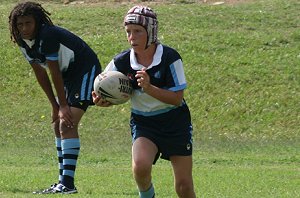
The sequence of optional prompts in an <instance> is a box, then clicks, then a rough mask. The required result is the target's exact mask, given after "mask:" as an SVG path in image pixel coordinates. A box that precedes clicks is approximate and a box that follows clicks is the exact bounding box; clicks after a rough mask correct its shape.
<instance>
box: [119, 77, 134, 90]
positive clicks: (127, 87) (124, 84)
mask: <svg viewBox="0 0 300 198" xmlns="http://www.w3.org/2000/svg"><path fill="white" fill-rule="evenodd" d="M119 83H120V85H121V86H120V87H119V91H120V92H121V93H126V94H131V93H132V87H131V86H130V81H129V80H127V79H124V78H119Z"/></svg>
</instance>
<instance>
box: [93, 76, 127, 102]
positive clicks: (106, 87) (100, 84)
mask: <svg viewBox="0 0 300 198" xmlns="http://www.w3.org/2000/svg"><path fill="white" fill-rule="evenodd" d="M94 91H95V92H96V94H97V95H98V96H101V98H103V99H105V100H107V101H108V102H110V103H112V104H115V105H117V104H123V103H125V102H127V101H128V100H129V99H130V98H131V94H132V85H131V82H130V80H129V78H128V77H127V76H125V75H124V74H123V73H121V72H119V71H107V72H102V73H101V74H99V75H98V76H97V77H96V78H95V81H94Z"/></svg>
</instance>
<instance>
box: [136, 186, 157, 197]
mask: <svg viewBox="0 0 300 198" xmlns="http://www.w3.org/2000/svg"><path fill="white" fill-rule="evenodd" d="M139 195H140V198H154V197H155V192H154V187H153V185H152V184H151V186H150V188H149V189H148V190H147V191H140V192H139Z"/></svg>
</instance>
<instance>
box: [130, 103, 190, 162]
mask: <svg viewBox="0 0 300 198" xmlns="http://www.w3.org/2000/svg"><path fill="white" fill-rule="evenodd" d="M130 127H131V135H132V141H135V140H136V139H137V138H139V137H145V138H148V139H149V140H151V141H152V142H153V143H154V144H155V145H156V146H157V148H158V153H157V155H156V158H155V160H154V162H153V164H155V162H156V161H157V159H158V158H159V157H161V158H162V159H165V160H170V156H174V155H179V156H190V155H192V151H193V143H192V132H193V127H192V124H191V117H190V112H189V109H188V108H187V106H183V107H178V108H176V109H173V110H171V111H169V112H167V113H163V114H160V115H156V116H141V115H136V114H134V113H131V120H130Z"/></svg>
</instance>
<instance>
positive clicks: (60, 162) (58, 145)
mask: <svg viewBox="0 0 300 198" xmlns="http://www.w3.org/2000/svg"><path fill="white" fill-rule="evenodd" d="M55 145H56V150H57V157H58V169H59V176H58V183H60V182H61V180H62V174H63V169H64V166H63V156H62V151H61V138H58V137H56V138H55Z"/></svg>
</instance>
